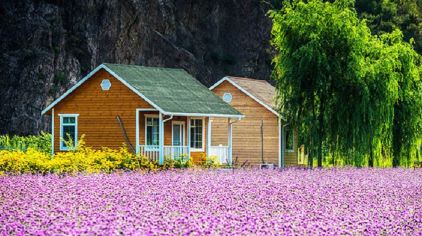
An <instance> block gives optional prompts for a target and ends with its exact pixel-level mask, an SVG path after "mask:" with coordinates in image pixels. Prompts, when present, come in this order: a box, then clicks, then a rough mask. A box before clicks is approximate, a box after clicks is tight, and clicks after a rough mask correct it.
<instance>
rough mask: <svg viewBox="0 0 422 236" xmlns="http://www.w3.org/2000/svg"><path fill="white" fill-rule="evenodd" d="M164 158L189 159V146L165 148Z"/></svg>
mask: <svg viewBox="0 0 422 236" xmlns="http://www.w3.org/2000/svg"><path fill="white" fill-rule="evenodd" d="M164 157H165V158H169V157H170V158H171V159H177V158H180V157H189V153H188V146H164Z"/></svg>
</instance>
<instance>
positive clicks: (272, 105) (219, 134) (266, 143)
mask: <svg viewBox="0 0 422 236" xmlns="http://www.w3.org/2000/svg"><path fill="white" fill-rule="evenodd" d="M210 90H211V91H213V92H214V93H215V94H217V95H218V96H219V97H221V98H222V99H223V100H224V101H225V102H227V103H228V104H230V105H231V106H232V107H234V108H235V109H236V110H238V111H239V112H241V113H242V114H243V115H245V118H244V119H242V120H238V121H235V122H236V123H235V125H234V126H233V133H232V142H233V143H232V144H233V150H232V155H233V158H234V159H237V161H238V162H239V163H245V162H247V163H249V164H252V165H257V164H263V163H266V164H274V165H275V166H279V167H283V166H296V165H300V164H306V163H304V152H303V147H302V148H299V147H298V138H297V132H296V131H295V129H292V128H291V127H289V125H288V124H287V122H285V121H284V120H283V119H282V117H281V116H280V114H279V113H278V112H277V108H276V100H275V97H276V89H275V87H273V86H272V85H271V84H269V83H268V82H267V81H264V80H256V79H250V78H240V77H230V76H228V77H224V78H223V79H221V80H219V81H218V82H217V83H215V84H214V85H213V86H211V87H210ZM210 126H212V135H211V137H212V138H211V145H213V146H216V147H218V146H222V147H224V146H226V145H227V139H226V138H225V137H226V136H227V126H228V123H227V121H225V120H223V119H219V118H213V119H212V120H211V121H210ZM299 149H300V150H302V151H301V152H298V150H299Z"/></svg>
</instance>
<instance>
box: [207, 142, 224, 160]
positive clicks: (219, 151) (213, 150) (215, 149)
mask: <svg viewBox="0 0 422 236" xmlns="http://www.w3.org/2000/svg"><path fill="white" fill-rule="evenodd" d="M208 152H209V154H208V156H216V157H217V158H218V159H219V160H220V163H221V164H225V163H228V162H229V147H228V146H222V145H220V146H210V147H209V150H208Z"/></svg>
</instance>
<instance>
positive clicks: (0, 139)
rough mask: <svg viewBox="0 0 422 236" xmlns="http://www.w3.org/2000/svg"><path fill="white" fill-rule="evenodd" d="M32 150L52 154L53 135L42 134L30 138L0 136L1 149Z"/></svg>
mask: <svg viewBox="0 0 422 236" xmlns="http://www.w3.org/2000/svg"><path fill="white" fill-rule="evenodd" d="M29 148H32V149H35V150H38V151H40V152H44V153H50V152H51V134H49V133H44V132H41V134H40V135H30V136H16V135H14V136H12V137H11V136H9V135H2V136H0V149H3V150H21V151H26V150H27V149H29Z"/></svg>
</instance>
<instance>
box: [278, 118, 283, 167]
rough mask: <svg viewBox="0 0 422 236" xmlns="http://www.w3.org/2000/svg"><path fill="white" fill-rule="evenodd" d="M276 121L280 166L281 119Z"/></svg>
mask: <svg viewBox="0 0 422 236" xmlns="http://www.w3.org/2000/svg"><path fill="white" fill-rule="evenodd" d="M277 123H278V167H279V168H281V167H282V166H283V163H282V160H281V121H280V118H278V119H277Z"/></svg>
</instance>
